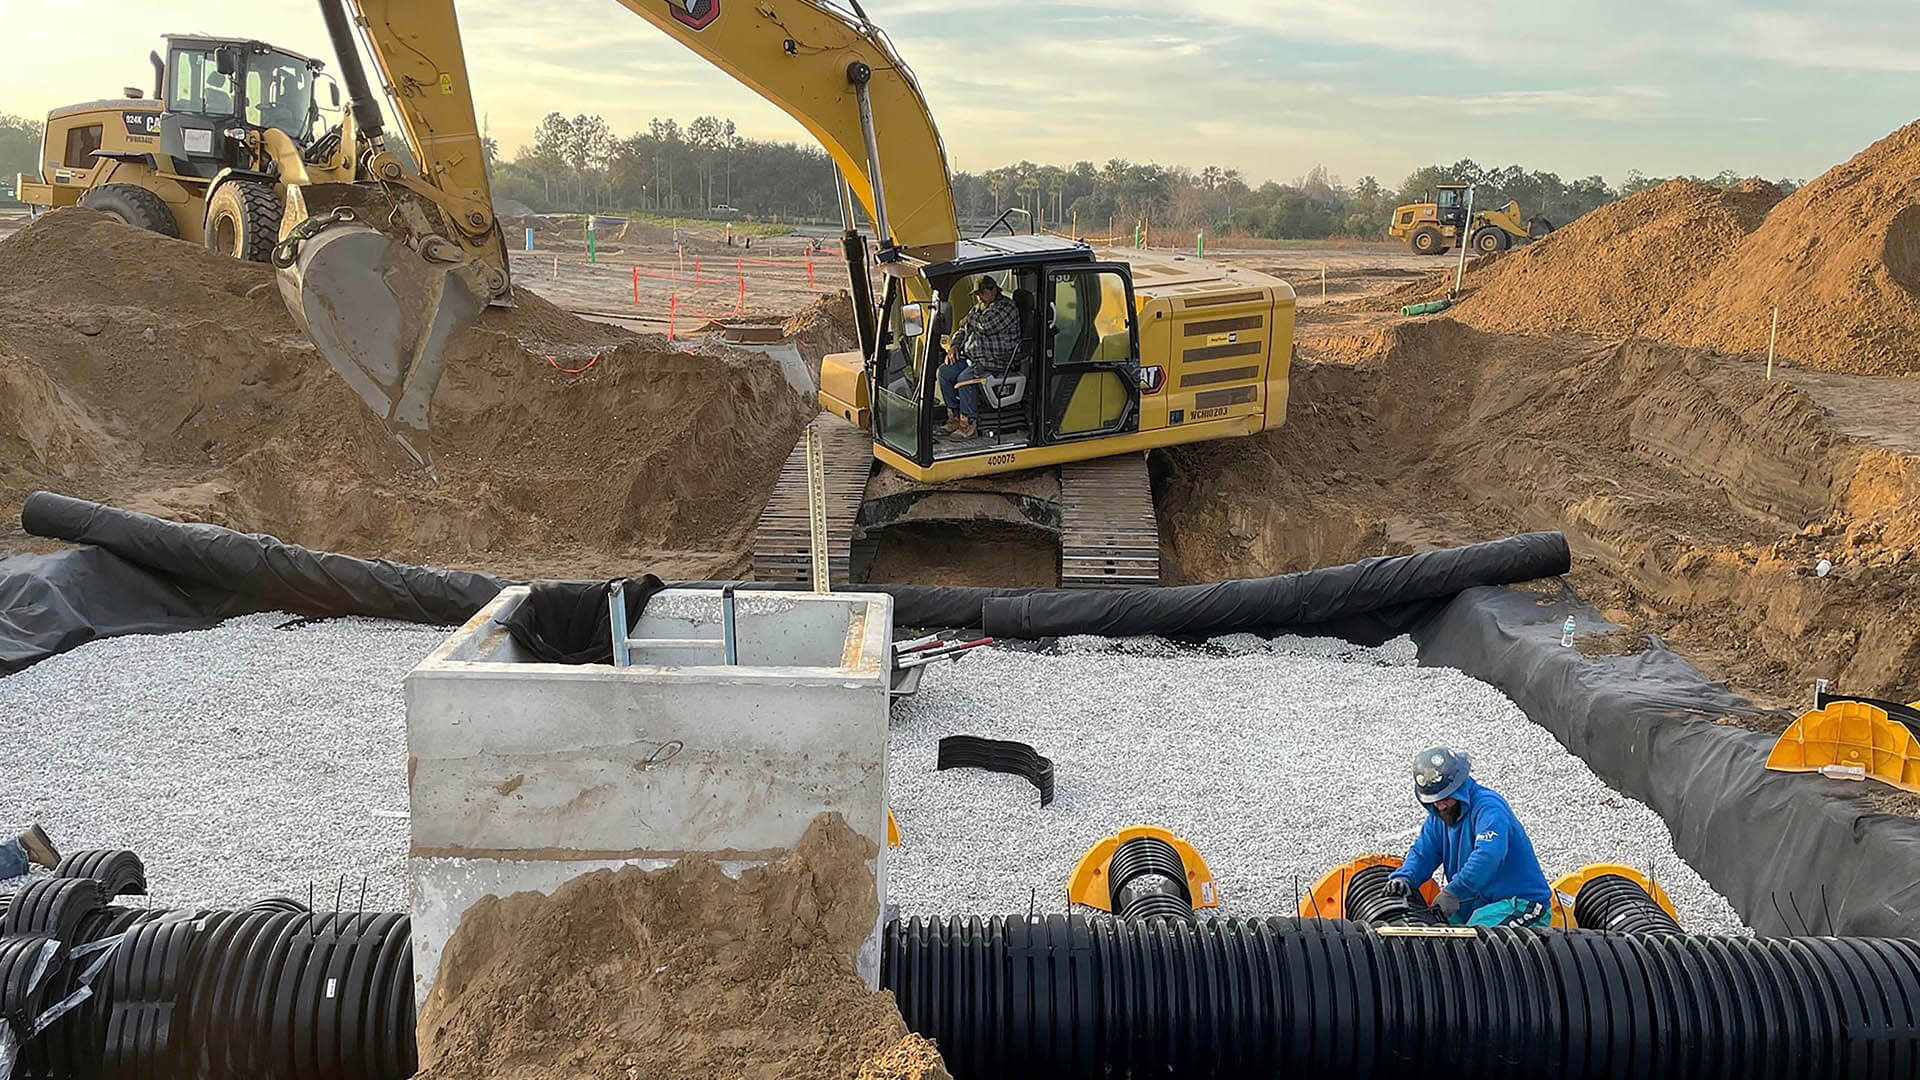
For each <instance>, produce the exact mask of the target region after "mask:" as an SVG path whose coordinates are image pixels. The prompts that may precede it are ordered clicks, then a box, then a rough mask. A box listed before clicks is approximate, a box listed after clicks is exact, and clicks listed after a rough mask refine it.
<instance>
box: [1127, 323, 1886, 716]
mask: <svg viewBox="0 0 1920 1080" xmlns="http://www.w3.org/2000/svg"><path fill="white" fill-rule="evenodd" d="M1298 347H1299V352H1300V359H1301V362H1300V364H1299V365H1298V366H1297V367H1296V369H1295V375H1294V407H1293V410H1292V412H1291V414H1290V416H1289V418H1288V423H1287V426H1286V427H1285V428H1283V429H1281V430H1280V431H1278V432H1271V433H1268V434H1266V435H1263V436H1258V437H1255V438H1253V439H1244V440H1232V441H1223V442H1219V443H1213V444H1207V445H1202V446H1195V447H1185V448H1176V449H1174V450H1172V451H1168V452H1165V453H1163V454H1162V455H1159V457H1158V461H1157V465H1158V468H1159V472H1160V484H1159V490H1160V508H1161V513H1162V518H1163V536H1164V537H1165V542H1164V544H1163V546H1164V548H1165V549H1166V555H1167V557H1168V560H1169V562H1171V563H1172V564H1174V565H1175V567H1177V571H1178V572H1179V573H1181V574H1183V575H1185V576H1187V577H1190V578H1194V579H1202V580H1207V579H1216V578H1223V577H1232V576H1244V575H1248V574H1259V573H1276V572H1283V571H1287V570H1295V569H1302V568H1306V567H1310V566H1319V565H1326V564H1329V563H1336V562H1341V561H1345V560H1348V559H1352V558H1358V557H1363V556H1368V555H1378V554H1385V553H1393V552H1401V551H1410V550H1417V549H1419V548H1423V547H1430V546H1436V545H1442V544H1450V543H1461V542H1468V541H1473V540H1481V539H1486V538H1489V537H1493V536H1500V535H1505V534H1508V533H1511V532H1515V531H1520V530H1525V529H1540V528H1554V529H1562V530H1564V531H1565V532H1566V533H1567V535H1568V537H1569V540H1570V541H1571V543H1572V545H1573V548H1574V552H1575V567H1574V572H1573V575H1572V578H1571V581H1572V584H1573V585H1574V586H1575V587H1576V588H1577V589H1578V590H1579V591H1580V593H1581V594H1582V595H1583V596H1584V597H1585V598H1587V599H1588V600H1589V601H1591V602H1593V603H1595V604H1596V605H1598V606H1599V607H1600V608H1601V609H1602V611H1603V612H1604V613H1605V614H1606V615H1607V616H1608V618H1609V619H1611V620H1613V621H1615V622H1618V623H1621V624H1622V625H1624V626H1626V627H1627V628H1629V629H1630V630H1633V631H1636V632H1638V631H1652V632H1656V633H1659V634H1660V635H1661V636H1662V637H1663V638H1664V639H1665V640H1666V641H1667V642H1668V643H1669V644H1670V645H1672V646H1673V647H1675V648H1677V649H1679V650H1680V651H1681V652H1682V653H1684V654H1686V655H1687V656H1689V657H1690V658H1692V659H1694V660H1695V661H1696V662H1698V663H1701V664H1702V665H1703V666H1704V667H1705V668H1706V669H1707V670H1709V671H1711V672H1714V673H1717V674H1719V675H1721V676H1723V677H1726V678H1729V679H1730V680H1731V681H1732V682H1733V683H1734V684H1735V685H1736V687H1738V688H1739V689H1741V690H1743V691H1746V692H1748V693H1750V694H1753V695H1755V696H1756V697H1758V698H1760V699H1762V700H1764V701H1777V702H1785V703H1799V702H1800V701H1802V700H1803V699H1804V698H1805V697H1806V688H1807V687H1808V686H1810V685H1811V683H1812V680H1813V679H1814V678H1815V677H1827V678H1831V679H1833V680H1834V685H1835V686H1839V687H1845V688H1848V689H1850V690H1853V691H1854V692H1860V693H1880V694H1887V695H1890V696H1897V695H1898V694H1900V693H1901V692H1904V691H1907V690H1910V688H1912V687H1913V686H1915V685H1916V684H1920V629H1916V625H1917V624H1916V617H1917V616H1920V594H1915V593H1913V591H1912V590H1910V589H1908V588H1907V587H1906V586H1905V585H1904V584H1903V583H1904V582H1907V581H1910V580H1911V577H1912V574H1913V571H1914V567H1915V566H1916V565H1920V563H1916V551H1917V550H1920V547H1917V545H1920V459H1916V458H1915V457H1914V456H1912V455H1911V454H1910V453H1907V452H1903V451H1901V450H1899V449H1894V448H1890V447H1888V446H1885V445H1876V443H1885V442H1888V441H1897V440H1898V433H1892V434H1888V435H1883V436H1881V437H1879V438H1876V439H1874V440H1873V441H1869V440H1868V439H1862V438H1855V437H1853V436H1852V435H1850V434H1849V432H1851V431H1863V432H1864V431H1873V430H1876V429H1879V428H1884V427H1886V426H1888V425H1887V424H1886V418H1885V415H1884V412H1883V411H1881V410H1878V409H1876V408H1875V407H1873V406H1872V405H1871V403H1872V402H1875V401H1880V400H1884V397H1883V393H1884V392H1886V391H1899V392H1905V391H1906V390H1907V389H1909V387H1908V384H1907V381H1906V380H1897V379H1891V380H1890V379H1884V378H1881V379H1875V378H1872V377H1868V376H1851V377H1843V376H1834V375H1824V376H1822V377H1821V378H1820V380H1818V385H1816V386H1811V387H1809V388H1808V389H1802V388H1801V387H1800V386H1799V385H1798V384H1797V382H1796V381H1795V380H1794V379H1790V378H1785V377H1782V378H1777V379H1775V380H1774V381H1772V382H1768V381H1767V380H1766V379H1765V378H1764V375H1763V373H1761V372H1759V371H1757V370H1756V369H1755V368H1754V367H1753V365H1751V364H1749V363H1744V362H1737V361H1729V360H1727V359H1726V358H1724V357H1719V356H1717V355H1715V354H1712V353H1707V352H1704V351H1702V350H1692V349H1683V348H1678V347H1674V346H1668V345H1661V344H1656V343H1651V342H1647V341H1644V340H1638V339H1618V338H1616V339H1604V338H1598V337H1592V336H1581V335H1557V336H1525V335H1502V334H1491V333H1487V332H1484V331H1480V330H1475V329H1473V328H1471V327H1468V326H1465V325H1462V324H1461V323H1459V322H1456V321H1454V320H1452V319H1449V318H1444V317H1442V318H1438V319H1429V320H1410V319H1402V318H1400V317H1398V316H1397V315H1385V314H1374V315H1367V314H1363V313H1354V312H1332V311H1330V312H1327V313H1326V314H1325V316H1324V317H1323V316H1321V315H1317V314H1311V313H1309V314H1306V315H1303V317H1302V322H1301V327H1300V331H1299V335H1298ZM1822 558H1826V559H1829V560H1831V561H1832V562H1833V564H1834V571H1833V573H1832V574H1830V575H1829V576H1828V577H1825V578H1820V577H1816V576H1815V575H1814V574H1813V567H1814V565H1815V564H1816V563H1817V562H1818V561H1819V560H1820V559H1822ZM1909 696H1911V695H1910V694H1909Z"/></svg>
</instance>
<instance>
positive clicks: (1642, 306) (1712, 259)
mask: <svg viewBox="0 0 1920 1080" xmlns="http://www.w3.org/2000/svg"><path fill="white" fill-rule="evenodd" d="M1779 198H1780V194H1779V192H1778V191H1777V190H1776V189H1774V188H1773V186H1772V185H1771V184H1765V183H1764V182H1760V183H1753V182H1749V183H1746V184H1743V185H1741V186H1739V187H1736V188H1733V189H1731V190H1728V189H1724V188H1717V187H1714V186H1712V185H1709V184H1701V183H1696V182H1694V181H1691V180H1669V181H1667V182H1666V183H1664V184H1661V185H1659V186H1657V187H1652V188H1649V189H1647V190H1646V191H1642V192H1640V193H1638V194H1636V195H1632V196H1629V197H1628V198H1625V199H1621V200H1619V201H1618V202H1613V203H1608V204H1607V205H1605V206H1602V207H1600V208H1599V209H1597V210H1593V211H1591V212H1589V213H1587V214H1584V215H1582V216H1581V217H1579V218H1577V219H1576V220H1575V221H1574V222H1573V223H1572V224H1570V225H1568V226H1567V227H1566V228H1564V229H1561V230H1559V231H1557V232H1555V233H1553V234H1552V235H1550V236H1548V237H1547V238H1546V239H1544V240H1540V241H1537V242H1535V243H1532V244H1528V245H1526V246H1524V247H1521V248H1517V249H1515V250H1513V251H1510V252H1507V253H1505V254H1503V255H1500V256H1498V257H1492V258H1483V259H1476V260H1473V261H1472V262H1470V263H1469V264H1468V270H1467V275H1466V279H1465V282H1464V284H1463V286H1462V295H1461V302H1460V305H1459V307H1458V309H1457V317H1458V318H1459V319H1460V320H1461V321H1463V322H1466V323H1469V324H1471V325H1473V326H1476V327H1479V328H1481V329H1483V330H1500V331H1508V332H1520V333H1552V332H1555V331H1579V332H1583V333H1590V334H1606V335H1618V334H1630V333H1635V332H1637V331H1638V330H1640V329H1641V328H1642V327H1644V326H1646V325H1647V324H1649V323H1651V322H1653V321H1654V320H1656V319H1658V318H1660V317H1661V316H1663V315H1665V314H1666V312H1667V309H1668V308H1669V307H1670V306H1672V305H1673V304H1674V303H1676V302H1677V301H1678V300H1679V299H1680V297H1681V296H1683V295H1684V294H1685V293H1686V292H1687V291H1688V290H1689V289H1691V288H1692V287H1693V286H1694V285H1695V284H1696V283H1698V282H1699V281H1700V280H1701V279H1702V278H1703V277H1705V276H1706V275H1707V274H1709V273H1711V272H1713V271H1714V270H1715V269H1717V268H1718V267H1719V266H1720V265H1721V264H1722V263H1724V262H1725V261H1726V260H1727V258H1728V257H1729V255H1730V253H1731V252H1732V251H1733V250H1734V248H1735V247H1736V246H1737V245H1738V244H1739V243H1740V241H1741V240H1743V239H1744V238H1745V237H1746V236H1747V234H1748V233H1751V232H1752V231H1753V230H1755V229H1756V228H1758V227H1759V226H1760V223H1761V221H1762V220H1763V219H1765V217H1766V215H1767V210H1768V209H1769V208H1770V207H1772V206H1773V204H1774V203H1775V202H1776V201H1778V200H1779ZM1453 280H1454V275H1453V272H1452V271H1451V270H1448V271H1446V272H1444V273H1435V274H1433V275H1430V276H1428V277H1426V278H1423V279H1421V280H1420V281H1417V282H1412V283H1410V284H1409V285H1406V286H1403V287H1401V288H1400V289H1396V290H1394V291H1393V292H1392V293H1390V294H1388V295H1387V296H1386V297H1385V298H1384V300H1383V301H1382V302H1376V303H1375V304H1374V305H1373V306H1375V307H1387V306H1392V307H1398V306H1400V305H1403V304H1412V303H1419V302H1420V301H1423V300H1433V299H1438V298H1439V297H1442V296H1445V295H1447V293H1448V291H1449V290H1450V289H1451V288H1452V287H1453Z"/></svg>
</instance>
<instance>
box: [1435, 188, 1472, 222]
mask: <svg viewBox="0 0 1920 1080" xmlns="http://www.w3.org/2000/svg"><path fill="white" fill-rule="evenodd" d="M1433 204H1434V220H1435V221H1437V222H1439V223H1440V224H1442V225H1452V226H1454V227H1455V228H1460V227H1463V226H1465V225H1466V223H1467V185H1465V184H1440V185H1438V186H1436V187H1435V188H1434V193H1433Z"/></svg>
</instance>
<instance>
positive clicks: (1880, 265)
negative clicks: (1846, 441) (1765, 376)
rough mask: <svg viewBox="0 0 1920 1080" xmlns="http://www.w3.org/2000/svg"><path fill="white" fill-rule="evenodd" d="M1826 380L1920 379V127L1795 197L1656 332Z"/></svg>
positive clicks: (1860, 156)
mask: <svg viewBox="0 0 1920 1080" xmlns="http://www.w3.org/2000/svg"><path fill="white" fill-rule="evenodd" d="M1775 305H1778V306H1779V308H1780V342H1779V352H1780V355H1781V356H1783V357H1785V358H1786V359H1787V360H1789V361H1791V362H1793V363H1797V364H1802V365H1805V366H1807V367H1812V368H1818V369H1821V370H1825V371H1841V372H1852V373H1855V374H1875V375H1893V374H1904V375H1911V374H1914V373H1920V349H1916V348H1915V342H1916V341H1920V122H1915V123H1912V124H1908V125H1907V126H1905V127H1903V128H1900V129H1899V130H1897V131H1895V132H1893V133H1892V134H1891V135H1888V136H1887V137H1886V138H1884V139H1881V140H1880V141H1879V142H1876V143H1874V144H1873V145H1872V146H1869V147H1867V148H1866V149H1865V150H1862V151H1861V152H1860V153H1858V154H1856V155H1854V157H1853V159H1852V160H1850V161H1848V162H1846V163H1844V164H1841V165H1837V166H1835V167H1834V168H1832V169H1829V170H1827V171H1826V172H1825V173H1823V174H1822V175H1821V176H1819V177H1818V178H1817V179H1815V180H1813V181H1812V182H1811V183H1809V184H1807V185H1806V186H1805V187H1802V188H1801V189H1799V190H1798V191H1796V192H1794V193H1793V194H1792V195H1789V196H1788V197H1787V198H1786V199H1784V200H1782V201H1781V202H1780V204H1779V205H1778V206H1777V207H1775V208H1774V210H1773V212H1772V213H1770V214H1768V215H1767V218H1766V223H1765V224H1764V225H1762V226H1761V227H1760V228H1759V229H1758V230H1756V231H1755V232H1754V233H1753V235H1752V236H1750V237H1748V238H1747V239H1746V241H1745V242H1743V243H1742V244H1741V245H1740V246H1739V248H1738V249H1737V250H1736V251H1734V252H1733V253H1732V257H1731V258H1729V259H1727V260H1726V261H1725V262H1724V263H1722V264H1721V265H1720V266H1719V267H1717V268H1716V269H1715V270H1714V271H1713V272H1712V273H1710V274H1708V275H1706V276H1704V277H1702V278H1701V280H1700V281H1699V282H1698V283H1697V285H1696V286H1695V288H1693V290H1692V291H1691V293H1690V294H1689V295H1688V296H1687V297H1686V298H1685V299H1684V300H1683V301H1681V302H1680V303H1678V304H1676V305H1675V306H1674V307H1673V309H1672V310H1671V311H1670V312H1669V313H1668V314H1667V317H1666V318H1664V319H1662V320H1660V321H1659V322H1658V323H1656V324H1655V325H1654V326H1653V327H1652V328H1651V330H1652V331H1653V332H1654V333H1655V334H1657V335H1658V336H1660V337H1662V338H1665V339H1668V340H1673V341H1679V342H1683V343H1687V344H1694V345H1701V346H1706V347H1709V348H1714V349H1719V350H1722V351H1726V352H1749V353H1761V352H1765V351H1766V348H1767V337H1768V333H1769V331H1770V324H1771V319H1772V312H1773V308H1774V306H1775Z"/></svg>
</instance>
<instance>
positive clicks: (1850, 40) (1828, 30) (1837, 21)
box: [1730, 9, 1920, 72]
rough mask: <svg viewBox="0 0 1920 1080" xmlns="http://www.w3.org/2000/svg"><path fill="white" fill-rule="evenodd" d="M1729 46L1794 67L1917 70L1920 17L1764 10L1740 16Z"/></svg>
mask: <svg viewBox="0 0 1920 1080" xmlns="http://www.w3.org/2000/svg"><path fill="white" fill-rule="evenodd" d="M1730 47H1731V49H1732V51H1734V52H1736V53H1738V54H1739V55H1742V56H1747V57H1752V58H1754V59H1760V60H1771V61H1774V62H1777V63H1781V64H1786V65H1788V66H1791V67H1800V68H1842V69H1847V70H1852V71H1897V72H1920V23H1916V22H1915V20H1914V18H1913V12H1912V10H1911V9H1909V10H1908V11H1907V12H1906V13H1905V14H1904V16H1903V17H1901V18H1893V17H1891V13H1889V17H1887V18H1884V19H1880V18H1872V17H1869V18H1868V19H1866V20H1865V21H1861V20H1858V19H1853V18H1844V17H1843V18H1834V17H1833V16H1832V15H1827V16H1824V17H1820V18H1815V17H1812V16H1810V15H1806V14H1800V13H1794V12H1785V11H1767V12H1753V13H1751V14H1746V15H1742V16H1740V17H1739V18H1738V19H1737V20H1736V22H1735V24H1734V26H1733V32H1732V34H1731V35H1730Z"/></svg>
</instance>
